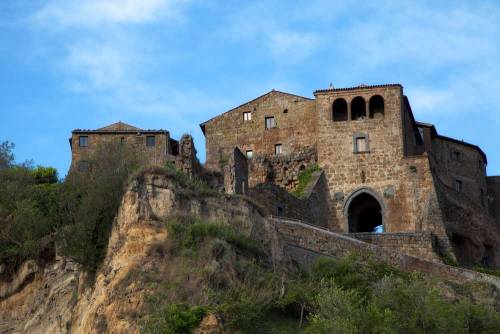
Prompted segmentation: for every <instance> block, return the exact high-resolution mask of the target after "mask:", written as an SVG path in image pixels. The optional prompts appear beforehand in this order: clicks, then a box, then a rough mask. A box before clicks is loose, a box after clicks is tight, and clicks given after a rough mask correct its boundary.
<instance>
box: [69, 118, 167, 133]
mask: <svg viewBox="0 0 500 334" xmlns="http://www.w3.org/2000/svg"><path fill="white" fill-rule="evenodd" d="M72 132H73V133H101V134H104V133H136V132H141V133H168V131H167V130H163V129H159V130H150V129H147V130H144V129H139V128H136V127H135V126H132V125H130V124H127V123H123V122H121V121H119V122H116V123H113V124H110V125H107V126H104V127H102V128H99V129H96V130H92V129H74V130H73V131H72Z"/></svg>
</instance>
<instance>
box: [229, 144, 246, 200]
mask: <svg viewBox="0 0 500 334" xmlns="http://www.w3.org/2000/svg"><path fill="white" fill-rule="evenodd" d="M224 190H225V192H226V194H246V193H247V192H248V163H247V158H246V157H245V156H244V155H243V153H241V151H240V150H239V149H238V148H235V149H234V150H233V153H232V154H231V156H230V157H229V161H228V162H227V164H226V165H225V166H224Z"/></svg>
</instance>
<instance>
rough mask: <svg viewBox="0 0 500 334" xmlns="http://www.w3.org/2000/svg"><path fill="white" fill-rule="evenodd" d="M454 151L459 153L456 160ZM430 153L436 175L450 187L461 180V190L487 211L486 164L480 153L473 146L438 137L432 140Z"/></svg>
mask: <svg viewBox="0 0 500 334" xmlns="http://www.w3.org/2000/svg"><path fill="white" fill-rule="evenodd" d="M454 152H458V153H459V155H460V158H459V159H458V160H457V159H456V157H454ZM430 154H431V157H432V159H433V160H432V161H433V165H432V167H433V168H434V171H435V174H436V176H437V177H439V179H440V180H441V181H442V182H444V183H445V184H446V185H448V186H449V187H450V188H454V187H455V181H456V180H459V181H461V182H462V190H461V192H462V193H464V194H465V195H466V196H467V197H469V199H470V200H472V201H473V202H475V203H477V204H478V205H481V206H483V207H484V210H485V211H487V206H488V200H487V185H486V165H485V161H484V158H483V156H482V154H481V153H480V152H479V151H478V150H477V149H476V148H474V147H471V146H468V145H463V144H460V143H457V142H454V141H450V140H446V139H443V138H439V137H438V138H434V139H433V140H432V150H431V153H430Z"/></svg>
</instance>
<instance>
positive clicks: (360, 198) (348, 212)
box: [344, 188, 384, 233]
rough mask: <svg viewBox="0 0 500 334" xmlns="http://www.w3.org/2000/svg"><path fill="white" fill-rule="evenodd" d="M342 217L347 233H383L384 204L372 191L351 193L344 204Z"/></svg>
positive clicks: (365, 190) (361, 190) (360, 190)
mask: <svg viewBox="0 0 500 334" xmlns="http://www.w3.org/2000/svg"><path fill="white" fill-rule="evenodd" d="M344 216H345V217H346V218H347V227H348V228H347V230H348V232H349V233H362V232H378V233H381V232H384V204H383V201H381V200H380V197H379V196H378V195H377V193H376V192H374V191H373V190H370V189H367V188H363V189H359V190H357V191H355V192H354V193H352V194H351V196H349V198H348V199H347V201H346V202H345V204H344Z"/></svg>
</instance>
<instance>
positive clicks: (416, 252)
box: [347, 232, 442, 263]
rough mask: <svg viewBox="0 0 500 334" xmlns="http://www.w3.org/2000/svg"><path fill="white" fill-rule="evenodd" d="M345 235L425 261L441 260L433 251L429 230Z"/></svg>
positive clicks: (438, 261)
mask: <svg viewBox="0 0 500 334" xmlns="http://www.w3.org/2000/svg"><path fill="white" fill-rule="evenodd" d="M347 236H349V237H351V238H356V239H358V240H361V241H364V242H368V243H371V244H374V245H378V246H380V247H382V248H384V249H387V250H392V251H396V252H402V253H404V254H408V255H411V256H414V257H417V258H420V259H424V260H427V261H431V262H437V263H441V262H442V261H441V259H440V258H439V256H438V255H437V254H436V252H435V251H434V247H433V239H432V234H431V233H430V232H421V233H349V234H348V235H347Z"/></svg>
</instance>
